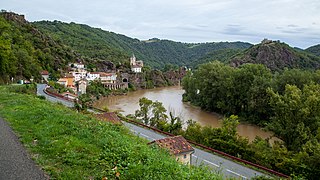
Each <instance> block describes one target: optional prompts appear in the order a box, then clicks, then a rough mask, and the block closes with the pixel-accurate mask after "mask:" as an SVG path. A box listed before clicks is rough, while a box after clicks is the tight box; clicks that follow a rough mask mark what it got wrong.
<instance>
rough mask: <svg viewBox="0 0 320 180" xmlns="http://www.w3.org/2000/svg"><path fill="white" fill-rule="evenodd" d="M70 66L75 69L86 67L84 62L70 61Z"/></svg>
mask: <svg viewBox="0 0 320 180" xmlns="http://www.w3.org/2000/svg"><path fill="white" fill-rule="evenodd" d="M69 66H70V67H72V68H75V69H84V64H82V63H70V64H69Z"/></svg>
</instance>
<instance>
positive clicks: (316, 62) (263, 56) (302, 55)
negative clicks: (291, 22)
mask: <svg viewBox="0 0 320 180" xmlns="http://www.w3.org/2000/svg"><path fill="white" fill-rule="evenodd" d="M247 63H253V64H263V65H265V66H266V67H268V68H269V69H271V70H272V71H277V70H283V69H284V68H289V69H292V68H298V69H318V68H319V67H320V58H319V57H318V56H315V55H313V54H310V53H308V52H307V51H298V50H296V49H294V48H292V47H290V46H289V45H287V44H285V43H281V42H279V41H271V40H267V39H265V40H263V41H262V42H261V43H260V44H257V45H254V46H252V47H250V48H249V49H247V50H245V51H243V52H241V53H239V54H237V55H236V56H234V57H232V58H231V60H230V64H231V66H234V67H238V66H240V65H242V64H247Z"/></svg>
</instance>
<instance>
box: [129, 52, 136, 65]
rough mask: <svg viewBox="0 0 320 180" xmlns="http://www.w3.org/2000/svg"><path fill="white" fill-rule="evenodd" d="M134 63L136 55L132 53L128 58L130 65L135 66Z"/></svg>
mask: <svg viewBox="0 0 320 180" xmlns="http://www.w3.org/2000/svg"><path fill="white" fill-rule="evenodd" d="M135 65H136V57H135V56H134V54H132V56H131V58H130V66H135Z"/></svg>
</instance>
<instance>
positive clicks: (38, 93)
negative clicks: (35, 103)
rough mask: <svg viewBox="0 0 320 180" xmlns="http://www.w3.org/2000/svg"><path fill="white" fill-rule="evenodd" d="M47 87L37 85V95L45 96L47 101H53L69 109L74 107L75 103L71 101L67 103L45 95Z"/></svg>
mask: <svg viewBox="0 0 320 180" xmlns="http://www.w3.org/2000/svg"><path fill="white" fill-rule="evenodd" d="M46 87H47V85H46V84H37V95H41V96H45V97H46V99H47V100H49V101H52V102H60V103H62V104H63V105H65V106H67V107H73V106H74V103H73V102H70V101H66V100H64V99H60V98H56V97H52V96H49V95H48V94H46V93H44V91H43V90H44V89H45V88H46Z"/></svg>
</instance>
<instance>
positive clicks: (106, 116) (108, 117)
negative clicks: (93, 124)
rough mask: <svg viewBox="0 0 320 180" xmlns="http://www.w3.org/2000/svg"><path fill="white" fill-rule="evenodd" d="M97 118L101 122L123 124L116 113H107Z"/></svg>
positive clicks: (97, 115) (98, 115)
mask: <svg viewBox="0 0 320 180" xmlns="http://www.w3.org/2000/svg"><path fill="white" fill-rule="evenodd" d="M96 117H97V118H98V119H100V120H103V121H108V122H111V123H113V124H122V122H121V120H120V119H119V117H118V116H117V114H116V113H114V112H106V113H103V114H96Z"/></svg>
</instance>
